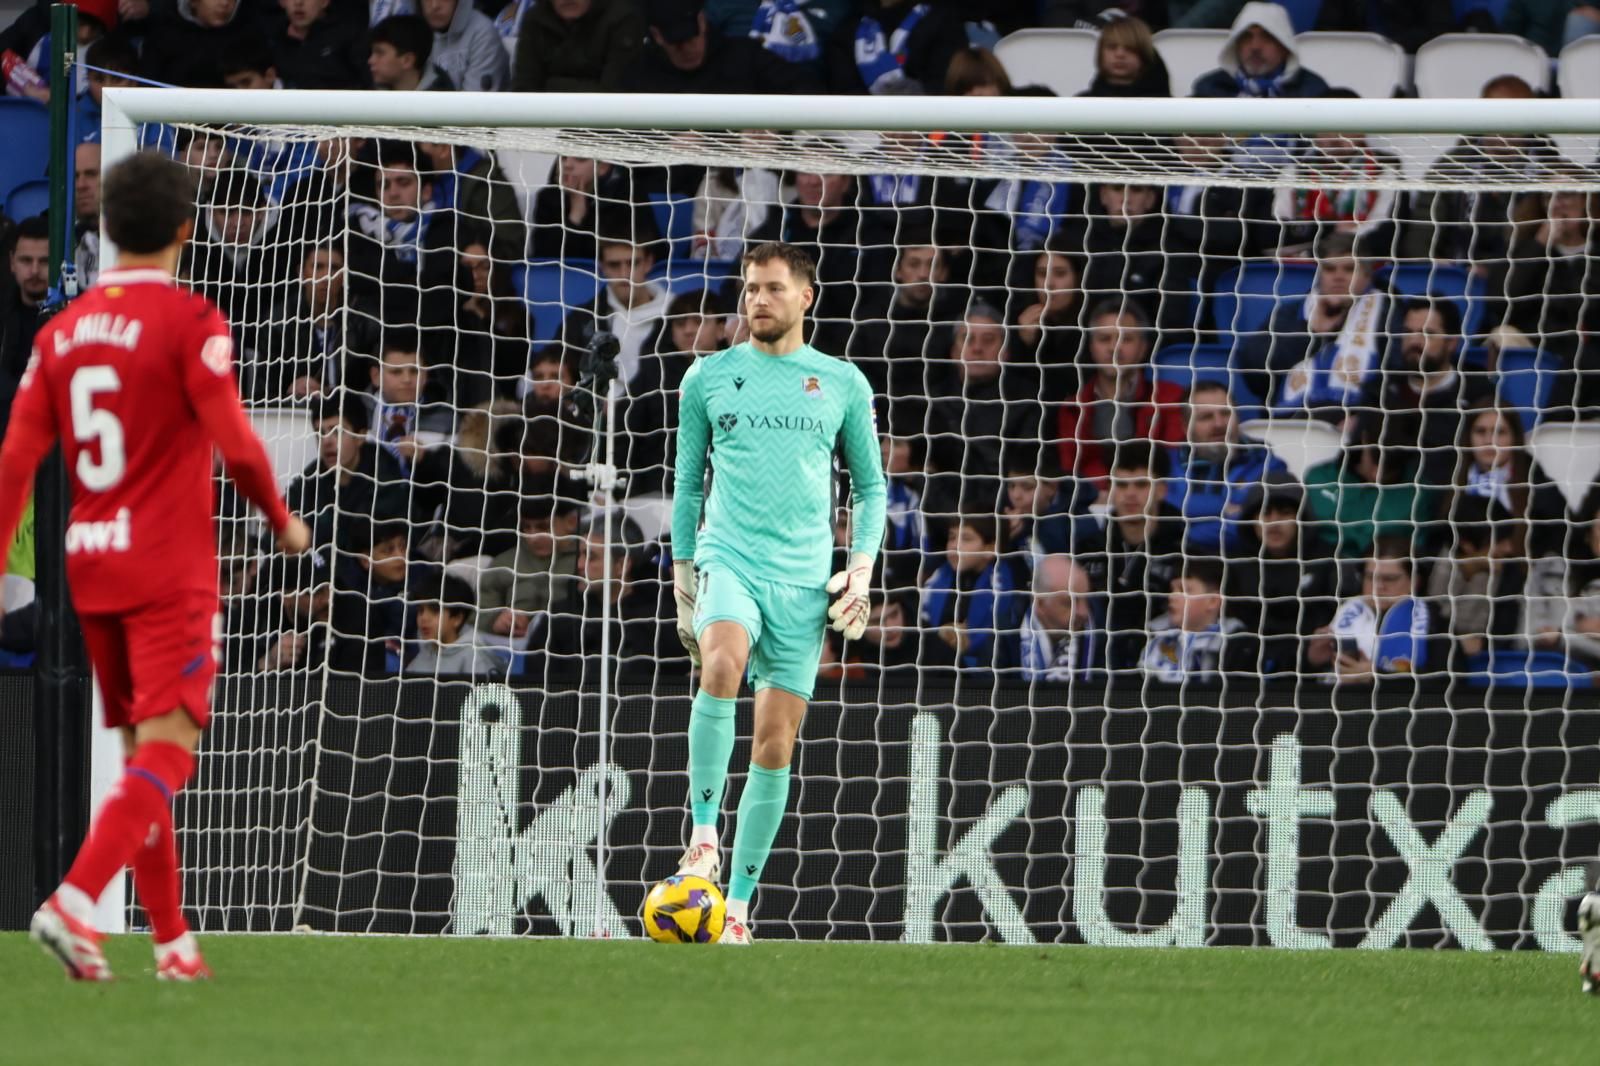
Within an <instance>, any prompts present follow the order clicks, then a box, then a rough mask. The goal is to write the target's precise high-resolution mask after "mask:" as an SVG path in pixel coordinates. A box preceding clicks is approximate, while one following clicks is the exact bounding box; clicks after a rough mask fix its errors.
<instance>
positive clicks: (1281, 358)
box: [107, 91, 1600, 951]
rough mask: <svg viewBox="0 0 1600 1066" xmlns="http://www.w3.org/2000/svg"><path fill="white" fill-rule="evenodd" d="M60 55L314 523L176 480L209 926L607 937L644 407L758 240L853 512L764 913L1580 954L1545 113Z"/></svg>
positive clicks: (1577, 219) (659, 760)
mask: <svg viewBox="0 0 1600 1066" xmlns="http://www.w3.org/2000/svg"><path fill="white" fill-rule="evenodd" d="M420 95H429V94H420ZM263 96H264V97H269V99H267V100H264V101H263V100H260V99H258V97H263ZM107 98H108V100H113V105H112V107H111V110H110V111H108V114H109V115H110V116H111V117H110V118H108V123H107V128H108V135H107V144H108V148H107V152H108V164H109V160H110V158H114V157H115V156H116V155H118V154H119V153H123V152H126V151H129V150H131V149H132V148H133V147H134V146H136V145H140V144H143V145H155V146H158V147H160V148H161V149H163V150H165V151H169V152H172V153H174V154H175V155H177V156H178V157H179V158H181V159H184V160H185V161H186V162H188V163H189V164H190V165H191V166H192V167H193V168H194V169H195V172H196V175H197V177H198V179H199V184H200V189H201V196H200V202H199V205H198V214H197V218H196V228H195V239H194V242H193V244H192V246H191V248H190V249H189V250H188V252H187V253H186V255H185V259H184V264H183V272H184V278H185V281H186V282H187V283H188V284H190V285H192V286H194V287H195V288H196V289H197V290H198V291H201V292H203V293H205V294H206V295H207V296H209V297H211V298H212V299H213V300H215V301H216V302H217V303H218V304H219V306H221V307H222V309H223V310H224V312H225V313H226V314H227V316H228V318H229V321H230V322H231V323H232V325H233V328H234V331H235V337H236V348H237V352H238V373H239V378H240V385H241V389H242V391H243V393H244V394H245V397H246V399H247V402H248V404H249V405H250V408H251V411H252V414H253V417H254V418H255V421H256V424H257V426H258V428H259V429H260V430H261V432H262V434H263V437H264V438H265V439H266V441H267V443H268V446H269V449H270V450H271V452H272V454H273V456H274V460H275V462H277V464H278V467H279V473H280V476H281V478H282V480H283V483H284V484H285V486H286V488H287V491H288V493H289V498H290V504H291V507H293V508H295V509H296V510H297V511H299V512H300V513H301V514H302V515H303V516H304V517H305V518H306V520H307V521H308V522H309V523H310V524H311V526H312V528H313V530H314V534H315V542H316V552H315V554H314V555H313V556H311V557H309V558H307V559H300V560H292V561H286V560H284V559H283V558H282V557H280V556H276V555H273V554H271V552H270V551H269V550H268V548H267V546H266V544H265V540H264V537H263V531H262V529H261V528H260V527H259V525H258V524H257V523H256V522H255V521H254V520H253V519H252V518H250V517H249V516H248V515H247V514H246V510H245V508H243V507H242V506H240V504H239V503H238V501H237V499H236V498H235V497H233V496H232V495H231V494H230V493H229V491H228V490H227V489H226V487H225V486H222V485H221V484H220V483H219V514H220V519H219V537H220V552H221V556H222V560H223V562H222V566H223V575H222V576H223V588H224V590H225V599H224V607H225V629H224V634H225V655H226V662H225V668H224V671H223V673H222V675H221V677H220V679H219V682H218V686H217V692H216V698H215V717H214V719H213V725H212V727H211V730H210V731H209V733H208V736H207V739H206V743H205V748H204V752H203V755H202V758H201V761H200V769H199V772H198V775H197V778H196V780H195V783H194V786H193V787H192V788H191V789H189V790H188V791H186V793H185V794H184V798H183V800H182V803H181V811H180V813H179V819H178V820H179V823H180V825H181V836H182V850H183V857H184V862H185V868H186V870H188V871H189V883H188V886H187V887H188V894H187V900H188V903H189V905H190V907H191V908H192V910H193V911H194V914H195V918H196V920H197V925H198V927H199V928H200V929H203V930H222V929H229V930H234V929H239V930H243V929H278V930H282V929H290V928H295V927H300V926H305V927H310V928H312V929H318V930H331V931H382V932H407V933H451V934H460V935H474V934H482V933H490V934H536V935H605V936H615V937H621V936H634V935H638V934H639V932H640V930H639V925H638V919H637V913H638V909H639V906H640V903H641V900H642V898H643V893H644V891H645V889H646V888H647V887H648V885H649V884H650V883H652V882H654V881H655V880H658V879H660V878H661V877H663V876H666V875H667V874H669V873H671V872H672V871H673V869H674V866H675V863H676V861H677V858H678V856H679V853H680V851H681V849H682V846H683V842H684V839H685V837H686V833H687V821H686V809H685V808H686V804H685V798H684V797H685V791H686V787H687V777H686V766H687V736H686V730H687V723H688V718H689V703H690V697H691V696H692V695H693V688H692V685H693V683H694V680H693V677H692V675H691V672H690V667H689V662H688V659H687V658H686V656H685V655H684V654H683V652H682V650H681V648H680V647H679V646H678V644H677V641H676V638H675V636H674V632H673V617H674V607H673V601H672V594H671V558H672V554H671V553H672V545H671V537H670V534H671V529H670V520H669V516H670V509H671V499H672V494H673V491H674V487H675V486H674V481H673V469H674V430H675V426H676V418H677V402H678V400H677V388H678V385H679V383H680V382H681V380H682V378H683V375H684V373H685V372H686V371H687V369H688V368H689V367H690V366H691V365H692V364H693V362H694V361H695V360H696V359H699V358H710V357H714V353H716V352H717V351H718V350H720V349H722V348H724V347H726V346H728V345H731V344H736V343H739V342H741V341H742V340H744V339H745V337H746V335H747V334H746V331H745V327H744V325H743V323H742V321H741V317H740V313H739V305H740V292H741V284H742V283H741V278H740V256H741V255H742V254H743V253H744V252H745V251H746V250H748V249H749V248H751V247H753V246H754V245H755V244H758V243H760V242H763V241H768V240H784V241H789V242H792V243H795V244H799V245H802V246H803V247H805V248H807V249H808V250H809V251H810V252H811V254H812V255H813V256H814V258H815V260H816V264H817V278H818V286H817V298H816V303H815V306H814V308H813V310H812V313H811V316H810V317H811V325H810V332H809V338H810V342H811V343H812V344H813V345H814V346H815V347H817V348H819V349H821V350H822V351H824V352H826V353H828V354H830V355H835V356H838V357H841V358H846V359H849V360H850V361H852V362H853V363H855V364H856V365H857V366H859V367H860V368H861V369H862V370H863V372H864V373H865V374H866V377H867V379H868V380H869V381H870V382H871V383H872V386H873V388H874V390H875V392H876V395H877V399H876V405H875V406H876V418H877V424H878V428H879V430H880V432H881V433H882V453H883V457H884V461H885V465H886V470H887V474H888V483H889V490H888V491H889V523H888V533H887V536H886V542H885V544H884V546H883V553H882V559H881V564H880V566H879V567H878V569H877V571H876V572H875V574H874V579H873V584H874V593H873V596H874V606H873V614H872V620H871V626H870V628H869V629H868V631H867V634H866V636H865V638H864V639H862V640H860V641H857V642H853V643H850V644H845V643H843V642H841V641H839V640H837V639H835V637H834V635H832V634H830V635H829V638H828V641H827V644H826V647H825V651H824V656H823V663H822V665H821V667H820V671H819V675H818V682H817V689H816V694H815V700H814V702H813V704H812V707H811V710H810V712H809V715H808V717H807V719H806V722H805V725H804V727H803V729H802V733H801V737H802V740H801V743H800V745H799V747H798V749H797V754H796V762H795V770H796V773H795V778H794V781H795V784H794V786H793V789H792V794H791V798H790V807H789V813H788V816H787V817H786V819H785V821H784V823H783V827H782V829H781V831H780V833H779V837H778V841H777V844H776V847H775V849H774V851H773V854H772V858H771V861H770V863H769V865H768V867H767V869H766V871H765V874H764V876H763V879H762V887H761V889H760V891H759V894H758V897H757V900H756V903H755V910H754V918H755V921H756V924H757V926H758V927H759V928H760V930H761V935H762V936H764V937H778V938H785V937H799V938H845V939H875V940H906V941H912V942H927V941H936V940H979V939H995V940H1002V941H1006V942H1011V943H1017V942H1024V943H1026V942H1060V941H1073V942H1089V943H1095V944H1117V945H1120V944H1176V945H1202V944H1273V945H1279V946H1290V947H1323V946H1354V945H1362V946H1369V947H1391V946H1401V945H1434V944H1459V945H1461V946H1463V947H1468V948H1474V949H1489V948H1509V947H1519V946H1539V947H1543V948H1545V949H1548V950H1562V951H1567V950H1576V949H1577V942H1576V940H1575V939H1574V938H1573V937H1572V936H1571V935H1570V934H1569V933H1568V932H1565V931H1564V930H1567V929H1569V928H1570V927H1571V906H1570V902H1571V901H1570V897H1571V896H1572V895H1573V894H1574V893H1576V892H1579V891H1581V889H1582V887H1583V884H1584V875H1583V869H1582V864H1583V863H1584V862H1585V861H1587V860H1589V859H1590V858H1592V857H1594V856H1595V855H1596V853H1597V851H1600V829H1597V825H1596V823H1597V820H1600V806H1597V804H1596V796H1597V795H1600V791H1597V789H1600V758H1597V756H1596V751H1597V748H1596V742H1597V740H1600V724H1597V723H1600V716H1597V715H1596V714H1594V713H1593V712H1594V711H1595V710H1596V709H1597V708H1596V702H1595V698H1594V696H1593V683H1594V678H1595V676H1596V671H1597V670H1600V563H1597V559H1600V539H1597V536H1596V534H1595V532H1594V531H1595V530H1596V529H1597V528H1600V526H1597V525H1596V523H1595V522H1594V518H1595V512H1596V510H1597V508H1600V504H1597V502H1596V496H1595V494H1593V493H1591V491H1590V489H1591V485H1592V483H1593V482H1594V480H1595V475H1596V473H1597V472H1600V423H1597V422H1593V421H1590V420H1589V419H1590V418H1591V417H1592V416H1593V415H1594V414H1595V412H1596V410H1597V408H1596V402H1597V396H1600V391H1597V390H1600V379H1597V378H1596V377H1595V373H1594V368H1595V367H1596V366H1600V362H1597V361H1600V347H1597V345H1600V260H1597V258H1596V252H1597V249H1600V221H1597V218H1600V181H1597V178H1596V170H1595V158H1594V151H1595V142H1594V140H1592V139H1584V137H1582V136H1579V137H1576V138H1573V137H1566V136H1563V139H1561V140H1560V141H1559V142H1558V141H1557V140H1556V139H1555V138H1554V136H1553V135H1555V134H1561V135H1569V134H1578V135H1585V134H1595V133H1600V123H1596V122H1595V116H1593V115H1586V116H1585V115H1583V113H1582V112H1581V111H1580V110H1578V109H1576V108H1570V107H1567V106H1565V104H1566V102H1561V101H1543V102H1538V103H1536V104H1530V105H1526V106H1523V107H1521V108H1520V109H1519V107H1518V105H1517V104H1515V103H1510V104H1509V106H1507V107H1505V108H1504V110H1502V109H1500V108H1496V107H1493V106H1489V105H1479V104H1477V102H1473V104H1474V106H1472V107H1470V108H1454V107H1451V106H1447V105H1450V104H1452V103H1453V102H1448V101H1447V102H1443V103H1440V102H1429V103H1430V104H1439V106H1437V107H1433V108H1432V109H1431V110H1421V109H1419V108H1417V107H1412V106H1410V102H1405V101H1392V102H1391V101H1382V102H1370V103H1369V102H1362V101H1328V102H1326V103H1325V104H1319V102H1314V101H1313V102H1304V101H1297V102H1292V103H1293V104H1294V105H1296V106H1294V107H1293V108H1292V109H1291V108H1288V107H1280V106H1276V105H1277V104H1290V103H1291V102H1288V101H1282V102H1271V101H1268V102H1258V101H1237V102H1235V101H1223V102H1216V101H1212V102H1206V110H1201V109H1199V108H1198V107H1196V106H1194V105H1197V104H1199V103H1201V102H1197V101H1171V102H1168V101H1162V102H1161V103H1160V104H1142V103H1141V102H1138V101H1050V100H1011V101H1001V102H995V103H992V104H989V105H980V104H979V103H978V102H976V101H933V100H927V101H919V100H892V99H874V100H864V101H854V100H852V101H849V102H848V105H847V106H846V104H845V103H844V102H842V101H841V102H839V105H838V106H837V107H835V106H832V104H831V103H830V104H829V106H828V107H827V109H826V111H825V112H823V113H821V114H818V115H816V116H806V117H804V118H803V121H804V123H805V124H807V125H816V126H829V125H832V126H837V127H850V128H840V129H831V130H796V129H793V128H789V127H792V126H794V125H795V124H796V122H797V121H800V120H798V119H797V118H796V115H798V114H800V113H802V112H803V110H804V109H803V108H798V107H797V105H796V103H795V102H784V104H783V108H781V109H780V108H775V107H773V106H772V102H771V101H767V102H766V104H765V106H766V110H765V111H762V110H761V108H762V106H763V102H762V101H759V100H754V101H752V100H743V101H737V102H729V103H728V104H726V105H720V106H722V107H723V108H724V110H718V109H717V107H718V106H719V105H716V104H715V102H712V101H706V100H691V101H685V102H684V103H683V104H682V107H681V108H680V109H677V110H674V108H677V105H676V104H675V103H674V104H673V105H672V107H668V105H667V103H666V102H656V103H654V104H652V102H650V101H637V100H627V99H619V98H611V99H609V100H606V101H597V100H594V99H591V98H559V97H558V98H550V99H548V100H547V101H545V102H544V103H543V104H541V105H540V110H541V111H542V113H543V114H545V115H546V116H548V117H547V118H546V119H545V120H543V121H538V120H535V119H530V118H529V117H528V115H529V113H530V110H531V109H532V108H533V105H532V104H530V103H528V102H526V101H522V102H513V101H508V100H504V99H488V100H486V99H484V98H481V97H474V96H472V95H470V94H468V95H463V96H460V97H455V98H454V99H453V100H447V99H443V98H440V99H429V100H417V99H406V98H395V99H390V100H388V101H382V102H373V101H372V99H371V98H370V97H366V98H364V99H363V100H361V101H351V100H350V99H348V98H347V97H345V96H344V95H343V94H316V95H315V96H314V97H313V96H310V95H304V94H290V93H284V94H207V93H166V92H162V93H150V92H141V91H127V92H121V91H119V92H116V93H108V94H107ZM1416 103H1418V104H1420V103H1422V102H1420V101H1418V102H1416ZM1462 103H1464V102H1462ZM1491 103H1493V102H1491ZM1573 103H1576V102H1573ZM969 105H970V106H969ZM1133 105H1139V107H1137V108H1135V107H1133ZM630 108H631V109H632V110H631V111H630ZM626 114H632V115H634V116H636V117H635V118H634V119H633V120H632V121H628V120H624V119H622V118H620V117H615V116H622V115H626ZM596 116H613V117H611V118H609V120H608V119H606V118H604V117H596ZM652 116H654V117H653V118H652ZM1141 116H1142V117H1141ZM1580 116H1581V117H1580ZM222 120H226V121H222ZM651 121H654V122H657V123H659V126H658V127H657V128H649V127H648V125H647V123H648V122H651ZM1585 123H1587V125H1585ZM669 127H671V128H669ZM682 127H693V128H682ZM1263 128H1264V129H1265V131H1264V132H1263ZM977 130H981V131H982V132H973V131H977ZM1363 130H1365V131H1367V132H1362V131H1363ZM1530 130H1532V131H1539V130H1542V131H1545V132H1529V131H1530ZM1072 131H1076V132H1072ZM606 336H609V337H610V338H611V341H610V342H609V344H608V343H607V341H606ZM597 337H598V338H599V339H598V340H597ZM802 386H803V383H800V382H798V381H797V386H796V395H795V399H794V405H793V408H792V409H787V410H773V411H764V410H754V409H746V408H745V407H743V406H741V403H740V400H739V398H738V397H737V396H729V397H726V398H722V400H721V401H720V402H723V403H724V404H725V405H726V410H725V411H722V412H719V413H718V419H717V422H718V430H717V432H718V433H719V434H722V435H723V436H721V437H715V438H714V441H715V440H717V439H726V435H727V434H730V433H736V432H745V433H753V432H786V431H789V430H790V429H791V428H792V425H793V423H792V419H793V418H797V417H803V416H804V415H805V413H806V412H805V404H806V402H807V401H808V395H807V393H806V390H805V389H804V388H803V387H802ZM786 419H789V420H790V421H786ZM714 449H715V444H714V445H713V455H712V462H711V466H712V468H713V469H714V468H715V459H716V457H715V451H714ZM840 477H841V485H840V490H839V499H840V500H841V501H848V499H849V493H848V487H847V486H846V485H844V484H843V479H844V475H843V474H842V473H841V475H840ZM781 481H782V479H781V477H777V478H775V479H774V484H775V486H777V487H775V489H774V491H781ZM849 520H850V519H849V514H848V509H847V507H844V506H841V509H840V512H839V515H838V520H837V522H838V530H837V543H838V544H840V545H841V552H842V551H843V547H844V546H846V545H848V543H849V533H848V530H849ZM750 714H751V709H750V703H749V701H748V700H747V699H742V700H741V702H740V705H739V718H738V722H739V730H738V732H739V734H740V736H741V737H743V738H748V736H749V731H750ZM747 757H748V742H747V740H744V741H741V746H740V747H739V748H738V749H737V750H736V752H735V756H734V760H733V766H734V767H735V771H734V772H733V773H732V775H731V777H730V783H729V790H728V791H729V801H728V807H729V811H728V818H726V819H725V839H731V835H727V834H729V832H730V830H731V825H729V824H728V823H729V822H730V821H731V814H732V807H733V805H734V804H736V802H737V796H738V794H739V790H740V787H741V785H742V782H743V777H744V775H743V773H742V767H744V766H745V765H746V762H747ZM135 920H137V918H136V919H135Z"/></svg>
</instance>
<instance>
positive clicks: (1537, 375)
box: [1497, 348, 1560, 433]
mask: <svg viewBox="0 0 1600 1066" xmlns="http://www.w3.org/2000/svg"><path fill="white" fill-rule="evenodd" d="M1559 370H1560V361H1559V359H1557V357H1555V356H1553V355H1546V354H1541V353H1539V352H1537V351H1534V350H1533V349H1532V348H1506V349H1504V350H1502V351H1501V352H1500V365H1499V372H1498V374H1497V376H1498V377H1499V379H1500V385H1499V400H1500V406H1502V407H1506V408H1510V409H1512V410H1515V411H1516V412H1517V415H1518V417H1520V418H1521V419H1522V430H1523V432H1524V433H1527V432H1530V431H1532V429H1533V427H1534V425H1535V423H1537V422H1538V421H1539V413H1540V412H1541V411H1543V410H1544V409H1545V406H1546V404H1548V403H1549V401H1550V387H1551V386H1552V385H1554V384H1555V375H1556V372H1557V371H1559Z"/></svg>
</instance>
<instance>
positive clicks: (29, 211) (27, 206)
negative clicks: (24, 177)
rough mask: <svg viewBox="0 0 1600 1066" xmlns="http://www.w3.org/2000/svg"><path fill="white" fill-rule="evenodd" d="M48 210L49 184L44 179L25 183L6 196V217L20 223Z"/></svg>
mask: <svg viewBox="0 0 1600 1066" xmlns="http://www.w3.org/2000/svg"><path fill="white" fill-rule="evenodd" d="M48 210H50V183H49V182H48V181H46V180H45V179H44V178H39V179H37V180H36V181H25V182H23V183H22V184H21V185H18V186H17V187H16V188H14V189H12V190H11V192H10V193H8V194H7V195H6V201H5V211H6V217H7V218H12V219H15V220H17V221H19V222H20V221H21V220H22V219H25V218H32V217H33V216H34V215H42V214H44V213H45V212H46V211H48Z"/></svg>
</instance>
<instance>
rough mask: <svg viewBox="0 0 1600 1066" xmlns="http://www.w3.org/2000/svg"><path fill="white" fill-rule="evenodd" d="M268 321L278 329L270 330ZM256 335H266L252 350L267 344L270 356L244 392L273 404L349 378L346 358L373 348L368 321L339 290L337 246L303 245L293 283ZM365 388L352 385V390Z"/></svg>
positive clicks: (324, 390) (365, 355) (326, 390)
mask: <svg viewBox="0 0 1600 1066" xmlns="http://www.w3.org/2000/svg"><path fill="white" fill-rule="evenodd" d="M270 323H282V325H281V326H279V327H277V329H276V330H273V327H272V325H271V324H270ZM261 332H263V333H270V334H271V339H270V340H264V341H260V342H257V343H256V344H255V345H254V347H255V348H257V349H260V348H262V347H263V346H264V345H267V346H270V347H268V348H267V350H268V351H270V352H272V353H273V356H274V358H273V360H272V361H270V362H268V363H267V364H266V365H265V367H264V368H263V369H264V370H266V371H267V373H259V374H254V375H251V377H252V378H253V379H254V380H247V381H246V382H245V383H244V384H245V392H246V394H247V395H252V396H254V397H255V398H257V399H262V400H271V401H274V402H281V401H282V400H285V399H295V400H303V399H307V398H309V397H314V396H316V395H318V394H324V395H326V394H330V393H332V392H333V390H335V389H337V388H338V387H339V386H340V385H341V384H343V383H345V382H346V381H349V380H350V373H351V371H352V367H351V365H350V364H349V360H350V359H352V358H356V359H370V358H371V357H372V356H373V355H375V354H377V353H378V347H379V344H378V341H377V338H376V336H375V333H376V330H375V328H374V322H373V319H372V317H371V316H370V314H369V313H368V311H367V309H366V308H364V307H362V306H361V305H360V304H358V303H354V302H352V301H350V300H349V299H348V297H347V294H346V292H345V268H344V249H343V248H342V247H341V246H340V245H339V244H306V245H305V246H304V247H303V250H302V253H301V259H300V269H299V272H298V276H297V280H296V284H295V285H294V286H293V287H292V288H290V289H289V290H288V291H287V293H286V294H285V299H284V300H283V302H282V303H280V304H279V305H278V307H277V308H276V309H275V310H274V311H273V312H272V314H271V316H270V322H269V323H268V324H263V326H262V327H261ZM355 369H357V370H359V369H361V368H360V367H357V368H355ZM358 377H359V375H358ZM366 384H367V382H366V380H364V379H360V380H357V381H356V387H357V388H362V387H365V386H366Z"/></svg>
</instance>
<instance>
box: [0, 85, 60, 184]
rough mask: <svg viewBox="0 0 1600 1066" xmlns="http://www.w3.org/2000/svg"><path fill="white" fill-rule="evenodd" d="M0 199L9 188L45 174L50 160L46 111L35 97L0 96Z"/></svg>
mask: <svg viewBox="0 0 1600 1066" xmlns="http://www.w3.org/2000/svg"><path fill="white" fill-rule="evenodd" d="M0 144H3V145H5V150H4V151H0V203H3V202H5V200H6V199H8V198H9V197H10V195H11V190H12V189H15V188H16V187H17V186H19V185H23V184H25V183H27V182H30V181H39V180H41V179H42V178H44V177H45V171H46V169H47V168H48V166H49V161H50V113H49V111H47V110H46V109H45V106H44V105H43V104H41V103H39V102H37V101H35V100H24V99H23V98H21V97H17V96H0Z"/></svg>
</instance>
